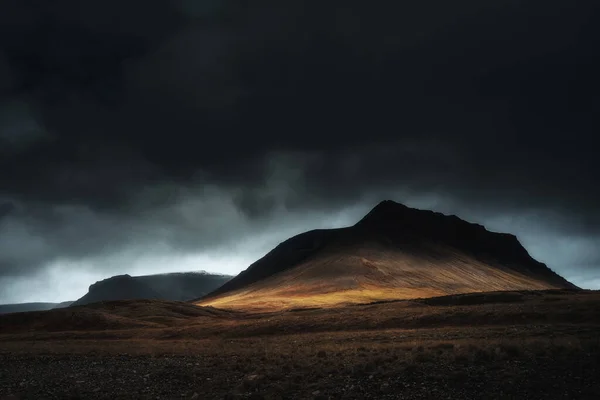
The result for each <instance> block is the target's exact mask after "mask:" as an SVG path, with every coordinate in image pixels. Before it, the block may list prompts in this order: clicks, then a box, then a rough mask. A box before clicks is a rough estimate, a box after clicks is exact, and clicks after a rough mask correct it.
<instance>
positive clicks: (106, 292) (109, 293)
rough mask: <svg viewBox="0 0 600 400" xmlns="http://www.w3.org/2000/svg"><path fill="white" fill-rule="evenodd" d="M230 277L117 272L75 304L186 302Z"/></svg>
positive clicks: (91, 287) (95, 285)
mask: <svg viewBox="0 0 600 400" xmlns="http://www.w3.org/2000/svg"><path fill="white" fill-rule="evenodd" d="M229 279H231V277H230V276H227V275H216V274H208V273H205V272H182V273H172V274H157V275H145V276H136V277H132V276H130V275H117V276H113V277H111V278H108V279H104V280H102V281H99V282H96V283H94V284H93V285H91V286H90V288H89V291H88V293H87V294H86V295H85V296H83V297H82V298H80V299H79V300H77V301H75V302H74V303H73V304H72V305H73V306H77V305H83V304H89V303H96V302H99V301H112V300H132V299H160V300H173V301H185V300H190V299H194V298H198V297H200V296H203V295H205V294H207V293H209V292H211V291H212V290H215V289H216V288H218V287H220V286H221V285H222V284H223V283H225V282H227V281H228V280H229Z"/></svg>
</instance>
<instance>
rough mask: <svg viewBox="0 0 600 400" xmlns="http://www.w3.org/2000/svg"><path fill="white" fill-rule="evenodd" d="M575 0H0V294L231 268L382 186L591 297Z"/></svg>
mask: <svg viewBox="0 0 600 400" xmlns="http://www.w3.org/2000/svg"><path fill="white" fill-rule="evenodd" d="M256 3H260V4H256ZM595 7H596V5H595V2H594V1H591V0H590V1H566V0H564V1H557V0H547V1H544V2H541V1H524V0H497V1H493V2H481V1H475V0H458V1H454V2H448V1H445V0H424V1H419V2H383V3H382V4H373V3H372V2H365V1H358V0H346V1H328V2H317V1H288V2H281V1H275V0H272V1H262V2H246V1H241V0H230V1H226V0H205V1H192V0H178V1H175V0H164V1H151V0H144V1H141V0H128V1H122V0H119V1H116V0H104V1H95V0H93V1H92V0H90V1H85V2H82V1H79V0H62V1H54V2H40V1H36V0H3V1H2V2H1V9H0V303H6V302H22V301H62V300H74V299H76V298H78V297H80V296H81V295H83V294H84V293H85V292H86V291H87V287H88V286H89V285H90V284H91V283H93V282H95V281H96V280H99V279H103V278H106V277H108V276H111V275H114V274H120V273H130V274H146V273H154V272H170V271H190V270H207V271H212V272H221V273H227V274H235V273H237V272H239V271H241V270H243V269H245V268H246V267H247V266H248V265H249V264H250V263H251V262H253V261H254V260H256V259H257V258H258V257H260V256H262V255H264V254H265V253H266V252H267V251H268V250H270V249H271V248H272V247H274V246H275V245H276V244H278V243H279V242H281V241H283V240H285V239H286V238H288V237H289V236H291V235H293V234H296V233H300V232H302V231H305V230H308V229H313V228H323V227H338V226H345V225H350V224H353V223H355V222H356V221H357V220H358V219H360V217H362V216H363V215H364V214H365V213H366V212H367V211H368V210H369V209H370V208H372V207H373V206H374V205H375V204H377V203H378V202H379V201H380V200H383V199H393V200H396V201H399V202H403V203H405V204H407V205H409V206H415V207H419V208H426V209H433V210H436V211H441V212H444V213H449V214H456V215H458V216H460V217H462V218H464V219H466V220H469V221H473V222H478V223H482V224H484V225H485V226H486V227H487V228H488V229H490V230H495V231H503V232H510V233H514V234H516V235H517V236H518V237H519V239H520V240H521V242H522V243H523V245H524V246H525V247H526V248H527V249H528V250H529V251H530V253H531V254H532V256H534V257H535V258H537V259H538V260H540V261H542V262H545V263H546V264H547V265H548V266H549V267H550V268H552V269H553V270H555V271H557V272H558V273H560V274H561V275H563V276H564V277H566V278H567V279H569V280H570V281H572V282H573V283H575V284H577V285H579V286H581V287H585V288H597V289H600V225H599V223H600V188H599V186H598V177H599V176H600V165H599V161H598V146H597V145H596V144H595V143H596V142H597V141H598V140H597V139H596V137H595V136H594V134H595V133H596V132H600V126H599V125H600V124H599V121H600V118H598V115H600V96H598V93H600V80H599V78H598V73H597V71H599V70H600V57H599V52H598V51H597V43H598V41H599V40H600V21H599V18H598V16H599V14H598V13H594V8H595Z"/></svg>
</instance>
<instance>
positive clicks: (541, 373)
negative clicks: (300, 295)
mask: <svg viewBox="0 0 600 400" xmlns="http://www.w3.org/2000/svg"><path fill="white" fill-rule="evenodd" d="M423 354H424V358H425V359H424V360H421V361H420V362H419V360H418V357H417V358H416V360H417V362H415V363H408V364H407V363H405V362H401V361H398V362H396V363H394V361H393V357H391V358H390V360H389V362H387V363H385V365H379V366H373V365H372V363H370V364H371V366H370V367H369V365H370V364H369V363H368V362H367V363H361V361H360V360H359V359H358V358H357V359H356V362H354V364H353V365H349V364H348V361H347V359H345V361H344V362H341V361H340V362H339V363H336V360H335V357H329V355H327V354H321V353H320V354H318V355H317V356H316V358H315V360H319V359H324V360H326V361H327V360H328V361H329V362H328V363H325V364H318V363H315V362H313V365H314V366H313V368H310V367H309V365H310V363H306V364H302V365H296V364H295V363H294V362H293V361H291V360H289V359H287V358H285V357H283V358H281V360H279V361H276V362H273V364H275V365H270V366H269V368H263V367H264V366H263V365H260V364H261V362H262V361H261V360H260V358H258V357H257V359H256V360H254V361H249V360H248V359H245V358H244V359H236V358H235V357H232V358H230V357H227V359H218V358H216V357H202V356H132V355H112V356H107V355H103V356H91V355H37V356H34V355H10V354H4V355H0V382H1V384H0V399H227V398H231V399H234V398H238V399H246V398H247V399H271V398H272V399H329V398H331V399H338V398H343V399H385V398H389V399H482V398H485V399H505V398H520V399H521V398H522V399H599V398H600V369H599V368H598V367H599V363H598V354H590V353H581V354H562V355H557V356H556V357H553V358H552V359H549V358H544V357H537V358H526V359H518V358H514V359H503V360H501V361H499V360H486V359H485V357H484V359H481V360H479V361H478V362H476V361H473V360H468V359H464V360H463V361H462V362H461V360H460V359H458V360H454V361H453V362H451V363H449V362H446V361H444V360H445V359H441V358H440V359H435V358H434V359H431V357H429V356H427V354H428V353H423ZM332 358H333V359H332ZM252 362H254V363H255V364H256V365H249V364H252ZM325 365H327V366H328V367H325ZM250 371H254V372H256V373H249V372H250Z"/></svg>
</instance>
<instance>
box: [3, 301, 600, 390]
mask: <svg viewBox="0 0 600 400" xmlns="http://www.w3.org/2000/svg"><path fill="white" fill-rule="evenodd" d="M188 307H189V306H188V305H185V304H182V303H161V302H119V303H109V304H104V305H96V306H93V307H86V308H80V309H73V310H70V311H62V312H64V313H67V314H62V313H61V312H58V311H57V312H44V313H28V314H14V315H12V316H10V315H9V316H4V317H0V332H1V333H0V399H2V398H3V396H4V397H7V396H14V397H13V398H24V399H29V398H31V399H55V398H56V399H59V398H60V399H63V398H70V399H88V398H90V399H119V398H122V399H157V398H158V399H191V398H195V399H220V398H239V399H244V398H254V399H261V398H265V399H271V398H273V399H280V398H281V399H283V398H289V399H296V398H298V399H328V398H333V399H337V398H347V399H362V398H373V399H385V398H390V399H471V398H472V399H479V398H486V399H502V398H530V399H597V398H600V337H599V336H598V333H599V332H600V294H598V293H593V292H587V293H581V294H576V293H572V292H546V293H536V292H532V293H500V294H485V295H467V296H453V297H447V298H438V299H429V300H423V301H410V302H391V303H382V304H372V305H365V306H349V307H343V308H336V309H329V310H298V311H288V312H282V313H269V314H244V313H233V312H225V311H220V310H215V309H196V308H188ZM68 313H71V314H68ZM61 326H62V327H63V328H62V329H61V328H60V327H61ZM31 327H35V331H34V332H32V331H31V330H30V329H31ZM65 329H67V330H65Z"/></svg>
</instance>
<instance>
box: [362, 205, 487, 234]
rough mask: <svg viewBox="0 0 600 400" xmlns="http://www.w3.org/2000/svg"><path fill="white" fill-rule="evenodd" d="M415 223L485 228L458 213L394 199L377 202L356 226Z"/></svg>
mask: <svg viewBox="0 0 600 400" xmlns="http://www.w3.org/2000/svg"><path fill="white" fill-rule="evenodd" d="M415 223H417V224H418V226H420V227H422V228H431V229H439V228H441V227H442V226H450V225H454V226H456V227H459V228H463V229H476V230H479V231H482V230H485V228H484V227H483V225H479V224H476V223H471V222H467V221H464V220H462V219H461V218H459V217H457V216H456V215H445V214H442V213H439V212H435V211H430V210H420V209H417V208H411V207H408V206H406V205H404V204H401V203H397V202H395V201H393V200H384V201H382V202H380V203H379V204H377V205H376V206H375V207H374V208H373V209H372V210H371V211H369V213H368V214H367V215H365V216H364V217H363V218H362V219H361V220H360V221H359V222H358V223H357V224H356V225H355V226H370V227H373V228H377V227H382V226H383V227H385V226H388V225H395V226H397V227H403V226H404V227H406V228H409V227H411V226H412V225H413V224H415Z"/></svg>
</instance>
